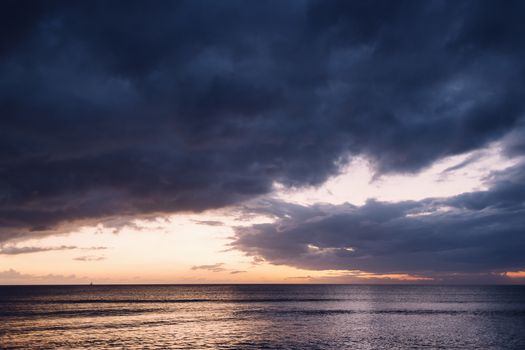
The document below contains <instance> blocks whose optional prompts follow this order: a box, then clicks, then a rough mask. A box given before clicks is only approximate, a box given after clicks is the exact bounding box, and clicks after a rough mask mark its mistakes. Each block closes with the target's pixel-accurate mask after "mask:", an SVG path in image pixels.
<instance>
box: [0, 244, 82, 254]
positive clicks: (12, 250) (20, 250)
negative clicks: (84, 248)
mask: <svg viewBox="0 0 525 350" xmlns="http://www.w3.org/2000/svg"><path fill="white" fill-rule="evenodd" d="M71 249H78V247H76V246H66V245H62V246H58V247H16V246H4V247H1V248H0V255H19V254H29V253H40V252H49V251H56V250H71Z"/></svg>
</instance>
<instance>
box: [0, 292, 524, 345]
mask: <svg viewBox="0 0 525 350" xmlns="http://www.w3.org/2000/svg"><path fill="white" fill-rule="evenodd" d="M0 348H2V349H56V348H60V349H80V348H85V349H409V348H415V349H421V348H428V349H525V287H523V286H491V287H486V286H485V287H476V286H469V287H467V286H347V285H199V286H195V285H191V286H180V285H177V286H92V287H90V286H52V287H43V286H38V287H37V286H30V287H0Z"/></svg>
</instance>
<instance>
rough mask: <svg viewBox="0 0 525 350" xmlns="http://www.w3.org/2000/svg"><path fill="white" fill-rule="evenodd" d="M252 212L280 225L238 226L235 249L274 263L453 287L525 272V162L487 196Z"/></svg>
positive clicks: (496, 181)
mask: <svg viewBox="0 0 525 350" xmlns="http://www.w3.org/2000/svg"><path fill="white" fill-rule="evenodd" d="M250 211H251V212H258V213H260V214H263V215H271V216H273V217H277V218H278V219H277V221H276V222H274V223H267V224H258V225H253V226H250V227H239V228H237V234H236V237H237V238H236V240H235V242H234V243H233V246H234V247H236V248H237V249H240V250H242V251H244V252H246V253H247V254H248V255H252V256H256V257H259V258H264V259H265V260H266V261H269V262H271V263H274V264H285V265H290V266H296V267H299V268H305V269H312V270H362V271H367V272H372V273H379V274H385V273H387V274H388V273H411V274H415V275H419V276H426V277H430V278H432V277H435V278H438V279H445V280H448V281H450V280H451V278H452V277H453V276H454V275H455V274H462V276H461V277H460V278H461V279H464V277H465V276H463V275H464V274H470V275H471V276H477V275H479V274H483V273H490V274H494V273H495V274H496V275H494V276H499V275H498V274H502V273H504V272H506V271H520V270H525V259H524V258H523V252H524V251H525V240H524V235H525V232H524V227H525V165H524V164H520V165H517V166H515V167H514V168H512V169H510V170H509V171H507V172H506V173H504V174H497V175H495V176H494V178H493V179H492V180H491V188H490V189H489V190H486V191H478V192H470V193H464V194H461V195H457V196H454V197H450V198H429V199H425V200H421V201H403V202H397V203H388V202H379V201H375V200H369V201H368V202H367V203H366V204H365V205H363V206H359V207H357V206H354V205H351V204H343V205H329V204H317V205H312V206H303V205H297V204H290V203H285V202H279V203H271V204H270V205H268V203H261V204H260V205H259V209H257V206H252V207H251V208H250ZM485 277H486V276H481V277H480V279H483V278H485ZM486 281H487V279H486V278H485V282H486Z"/></svg>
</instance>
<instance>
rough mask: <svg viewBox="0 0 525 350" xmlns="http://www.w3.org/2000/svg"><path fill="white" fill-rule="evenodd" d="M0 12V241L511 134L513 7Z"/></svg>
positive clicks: (518, 47)
mask: <svg viewBox="0 0 525 350" xmlns="http://www.w3.org/2000/svg"><path fill="white" fill-rule="evenodd" d="M0 6H1V10H0V16H1V18H0V19H2V20H0V29H1V30H2V32H3V33H9V35H4V36H3V37H2V39H0V75H1V76H2V79H1V81H0V115H1V118H0V241H7V240H9V239H14V238H23V237H32V236H37V235H44V234H50V233H54V232H58V231H65V230H67V227H62V226H64V225H66V226H67V225H74V224H75V223H76V222H82V223H90V222H91V223H92V222H101V221H104V220H105V219H108V218H113V219H114V218H121V219H122V220H124V219H127V218H136V217H138V216H142V215H155V214H164V213H172V212H177V211H194V212H199V211H203V210H206V209H210V208H219V207H224V206H228V205H232V204H238V203H241V202H243V201H245V200H247V199H252V198H254V197H257V196H259V195H264V194H267V193H268V192H270V191H271V190H272V184H273V183H274V182H275V181H278V182H281V183H283V184H285V185H287V186H303V185H316V184H320V183H322V182H323V181H325V180H326V178H327V177H328V176H330V175H333V174H334V173H337V172H338V171H339V170H340V166H341V165H342V164H345V162H346V160H347V159H348V158H351V157H353V156H355V155H364V156H367V157H368V158H370V159H371V160H372V162H373V163H374V164H375V167H376V171H377V173H387V172H415V171H418V170H419V169H421V168H422V167H425V166H427V165H429V164H431V163H432V162H433V161H435V160H437V159H439V158H441V157H444V156H447V155H453V154H459V153H462V152H466V151H470V150H474V149H478V148H480V147H483V146H484V145H486V144H487V143H488V142H491V141H494V140H498V139H501V138H502V137H504V136H505V135H508V134H509V133H516V137H515V139H514V140H516V141H519V140H520V138H523V129H520V128H519V127H518V126H519V125H523V120H524V119H523V118H524V107H525V104H524V102H523V101H525V96H524V93H525V86H524V84H525V83H524V80H523V79H522V77H523V74H524V73H525V69H524V68H525V64H524V62H525V55H524V52H525V50H524V48H525V45H524V43H525V29H524V26H523V25H522V14H523V13H524V10H525V8H524V7H525V5H524V3H523V2H522V1H505V2H503V3H495V2H491V1H449V2H446V1H397V2H392V1H351V2H349V1H286V2H280V1H269V2H266V1H260V2H259V1H258V2H255V3H254V2H245V1H199V0H196V1H176V2H172V1H155V2H148V3H145V2H140V1H111V2H107V1H89V2H70V1H49V2H46V3H45V4H43V3H42V2H40V1H24V2H19V1H3V2H2V3H1V4H0ZM241 14H242V15H241ZM511 146H512V147H511ZM522 151H523V147H522V145H521V143H520V142H514V143H512V145H511V144H510V143H509V145H508V152H513V154H515V153H516V152H518V153H519V152H522ZM393 209H394V208H388V210H393ZM399 210H401V211H402V209H399Z"/></svg>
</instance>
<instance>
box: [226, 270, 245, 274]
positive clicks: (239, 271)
mask: <svg viewBox="0 0 525 350" xmlns="http://www.w3.org/2000/svg"><path fill="white" fill-rule="evenodd" d="M246 272H248V271H244V270H234V271H232V272H230V274H231V275H237V274H239V273H246Z"/></svg>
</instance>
